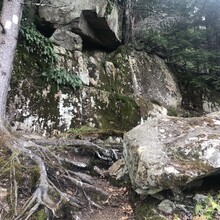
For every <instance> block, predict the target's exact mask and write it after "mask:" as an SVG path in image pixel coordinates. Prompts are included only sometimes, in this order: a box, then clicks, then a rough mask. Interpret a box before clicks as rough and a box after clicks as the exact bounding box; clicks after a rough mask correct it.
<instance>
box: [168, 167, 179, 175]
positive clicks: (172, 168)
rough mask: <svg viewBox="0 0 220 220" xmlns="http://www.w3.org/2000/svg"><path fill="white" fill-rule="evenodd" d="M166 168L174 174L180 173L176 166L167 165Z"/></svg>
mask: <svg viewBox="0 0 220 220" xmlns="http://www.w3.org/2000/svg"><path fill="white" fill-rule="evenodd" d="M164 170H165V172H167V173H173V174H178V173H179V171H178V170H176V169H175V168H174V167H171V166H169V167H165V168H164Z"/></svg>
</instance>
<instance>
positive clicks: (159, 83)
mask: <svg viewBox="0 0 220 220" xmlns="http://www.w3.org/2000/svg"><path fill="white" fill-rule="evenodd" d="M55 51H56V53H57V54H58V56H59V65H60V66H61V67H63V68H65V69H68V70H72V72H73V73H74V74H76V75H78V76H79V77H80V78H81V80H82V82H83V84H84V86H83V87H82V88H81V89H79V90H78V91H73V90H71V89H70V88H67V87H61V88H59V89H58V88H57V86H56V85H55V84H54V83H53V82H48V81H46V78H44V77H42V75H41V72H42V71H43V70H42V69H40V67H39V66H37V65H36V60H35V58H34V57H31V56H30V57H28V56H20V55H19V53H18V54H17V57H16V62H15V69H14V77H13V80H12V84H11V91H10V97H9V102H8V117H9V119H10V121H11V124H12V125H13V126H14V128H15V129H21V130H23V131H30V132H44V133H47V132H52V131H53V130H68V129H70V128H76V127H79V126H82V125H88V126H92V127H100V128H114V129H121V130H129V129H131V128H132V127H134V126H136V125H137V124H138V123H139V122H140V121H141V118H145V119H146V118H147V117H149V116H150V115H151V114H152V115H154V114H166V111H165V110H164V108H163V107H162V106H159V105H155V104H153V103H152V102H151V101H153V102H156V101H157V102H158V103H160V104H161V105H164V106H173V107H177V106H178V105H180V102H181V96H180V93H179V91H178V88H177V86H176V84H175V82H174V80H173V78H172V74H171V73H170V72H169V69H168V68H167V67H166V65H165V64H164V63H163V62H162V60H160V59H159V58H158V57H155V56H150V55H148V54H146V53H144V52H130V51H128V50H127V49H126V48H125V47H120V48H119V49H118V50H116V51H114V52H112V53H110V54H108V53H106V52H99V51H87V52H81V51H74V52H70V51H67V50H66V49H64V48H62V47H58V46H56V47H55ZM20 52H21V51H20ZM20 54H21V53H20ZM174 100H175V101H174ZM155 109H156V110H155Z"/></svg>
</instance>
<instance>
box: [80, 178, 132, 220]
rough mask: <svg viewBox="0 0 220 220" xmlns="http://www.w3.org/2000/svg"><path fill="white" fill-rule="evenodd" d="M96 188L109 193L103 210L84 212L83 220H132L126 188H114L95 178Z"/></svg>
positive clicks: (104, 180)
mask: <svg viewBox="0 0 220 220" xmlns="http://www.w3.org/2000/svg"><path fill="white" fill-rule="evenodd" d="M96 184H97V186H99V187H100V188H102V189H103V190H105V191H106V192H108V193H109V198H108V199H107V200H106V201H105V202H104V204H103V209H101V210H98V209H93V210H85V211H84V213H83V220H134V215H133V210H132V206H131V202H130V201H129V193H128V190H127V188H126V187H116V186H113V185H111V183H110V182H109V181H108V180H106V179H103V178H101V177H100V178H97V180H96Z"/></svg>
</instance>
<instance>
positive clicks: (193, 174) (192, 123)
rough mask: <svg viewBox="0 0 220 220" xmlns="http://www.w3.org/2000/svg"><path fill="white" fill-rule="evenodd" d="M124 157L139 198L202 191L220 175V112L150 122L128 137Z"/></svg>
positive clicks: (128, 134) (125, 141) (160, 118)
mask: <svg viewBox="0 0 220 220" xmlns="http://www.w3.org/2000/svg"><path fill="white" fill-rule="evenodd" d="M124 157H125V161H126V165H127V168H128V171H129V175H130V178H131V182H132V185H133V187H134V189H135V190H136V192H137V193H139V194H155V193H157V192H160V191H162V190H167V189H171V190H181V189H186V188H187V187H194V186H196V187H199V186H200V185H202V184H203V182H202V180H203V179H204V178H206V177H211V176H213V175H215V176H216V175H219V174H220V112H217V113H212V114H209V115H207V116H205V117H195V118H176V117H169V116H163V117H159V118H154V119H152V120H149V121H147V122H146V123H144V124H142V125H139V126H137V127H135V128H134V129H132V130H131V131H129V132H128V133H127V134H125V138H124Z"/></svg>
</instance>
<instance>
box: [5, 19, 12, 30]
mask: <svg viewBox="0 0 220 220" xmlns="http://www.w3.org/2000/svg"><path fill="white" fill-rule="evenodd" d="M11 24H12V23H11V21H6V22H5V29H7V30H9V29H10V28H11Z"/></svg>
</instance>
